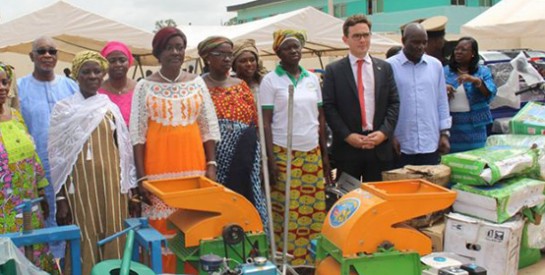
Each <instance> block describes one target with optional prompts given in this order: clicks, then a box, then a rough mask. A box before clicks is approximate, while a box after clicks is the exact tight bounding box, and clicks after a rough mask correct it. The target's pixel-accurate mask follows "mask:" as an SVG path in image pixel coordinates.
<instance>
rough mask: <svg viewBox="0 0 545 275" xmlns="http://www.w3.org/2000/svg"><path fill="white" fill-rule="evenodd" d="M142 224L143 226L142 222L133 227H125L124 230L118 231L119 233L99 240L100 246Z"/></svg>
mask: <svg viewBox="0 0 545 275" xmlns="http://www.w3.org/2000/svg"><path fill="white" fill-rule="evenodd" d="M140 226H142V225H141V224H136V225H133V226H131V227H128V228H125V229H123V230H122V231H119V232H117V233H115V234H113V235H111V236H108V237H106V238H104V239H102V240H100V241H98V242H97V245H98V246H99V247H101V246H103V245H105V244H106V243H108V242H111V241H112V240H114V239H115V238H117V237H119V236H121V235H123V234H125V233H127V232H130V231H131V230H136V229H138V228H140Z"/></svg>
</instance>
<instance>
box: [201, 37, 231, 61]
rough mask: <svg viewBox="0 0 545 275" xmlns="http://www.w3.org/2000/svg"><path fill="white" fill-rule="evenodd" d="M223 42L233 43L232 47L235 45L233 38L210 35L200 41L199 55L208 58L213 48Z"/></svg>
mask: <svg viewBox="0 0 545 275" xmlns="http://www.w3.org/2000/svg"><path fill="white" fill-rule="evenodd" d="M223 43H227V44H229V45H231V47H232V46H233V41H231V39H229V38H227V37H223V36H209V37H208V38H206V39H204V40H203V41H201V43H199V45H198V46H197V49H198V50H199V56H200V57H201V58H202V59H206V57H207V56H208V54H209V53H210V52H211V51H212V50H213V49H215V48H216V47H218V46H219V45H221V44H223Z"/></svg>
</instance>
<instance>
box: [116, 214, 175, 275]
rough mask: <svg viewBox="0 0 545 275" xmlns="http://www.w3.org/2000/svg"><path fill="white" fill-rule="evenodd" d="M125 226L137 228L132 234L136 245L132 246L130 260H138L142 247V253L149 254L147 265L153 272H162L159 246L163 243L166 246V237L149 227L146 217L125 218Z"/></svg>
mask: <svg viewBox="0 0 545 275" xmlns="http://www.w3.org/2000/svg"><path fill="white" fill-rule="evenodd" d="M125 226H126V227H127V229H129V228H139V229H138V230H136V231H135V233H136V234H135V235H134V236H135V241H136V243H135V244H136V245H135V246H134V247H133V252H132V260H133V261H135V262H139V261H140V248H142V253H143V255H149V266H150V267H151V269H152V270H153V272H155V273H157V274H160V273H163V262H162V258H161V246H162V245H163V244H164V245H165V246H166V238H165V237H164V236H163V235H161V233H159V232H158V231H157V230H155V229H154V228H153V227H150V226H149V223H148V220H147V219H146V218H131V219H126V220H125ZM144 258H147V257H144ZM144 264H147V263H146V261H144Z"/></svg>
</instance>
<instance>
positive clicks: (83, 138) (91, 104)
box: [47, 93, 136, 194]
mask: <svg viewBox="0 0 545 275" xmlns="http://www.w3.org/2000/svg"><path fill="white" fill-rule="evenodd" d="M108 112H110V113H111V114H112V115H113V116H114V119H113V121H110V126H111V127H112V128H113V129H115V132H116V135H115V138H116V142H117V150H118V153H119V164H118V165H119V171H120V172H119V175H116V176H119V184H120V186H121V193H123V194H126V193H127V192H128V191H129V189H131V188H134V187H136V168H135V166H134V154H133V147H132V144H131V141H130V135H129V130H128V129H127V125H125V120H124V119H123V115H122V114H121V112H120V111H119V108H118V107H117V105H115V104H114V103H113V102H111V101H110V99H109V98H108V96H107V95H103V94H96V95H94V96H91V97H88V98H84V97H83V95H82V94H81V93H75V94H74V95H73V96H71V97H68V98H65V99H63V100H61V101H59V102H57V104H55V107H53V111H52V112H51V119H50V128H49V139H48V145H47V148H48V155H49V165H50V171H51V181H52V184H53V188H54V189H55V193H58V192H59V191H60V190H61V187H62V186H63V185H64V184H65V183H67V179H68V175H70V173H71V171H72V169H73V167H74V165H75V163H76V162H77V159H78V156H79V155H80V153H81V152H82V150H83V148H84V145H85V143H87V141H88V140H89V139H90V137H91V134H92V133H93V131H94V130H95V129H96V128H97V127H98V125H99V124H100V122H101V121H103V119H104V116H105V115H106V113H108ZM96 157H97V158H98V156H96ZM67 184H69V185H68V190H69V191H68V192H71V191H70V190H73V188H72V185H73V184H74V183H72V182H71V181H69V182H68V183H67Z"/></svg>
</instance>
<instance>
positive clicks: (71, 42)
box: [0, 0, 399, 66]
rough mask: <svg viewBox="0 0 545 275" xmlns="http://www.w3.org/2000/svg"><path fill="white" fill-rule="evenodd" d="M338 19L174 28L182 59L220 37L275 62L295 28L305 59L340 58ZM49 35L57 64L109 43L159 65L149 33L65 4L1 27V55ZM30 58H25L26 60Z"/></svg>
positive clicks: (302, 14)
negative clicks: (282, 32) (277, 44)
mask: <svg viewBox="0 0 545 275" xmlns="http://www.w3.org/2000/svg"><path fill="white" fill-rule="evenodd" d="M342 24H343V21H342V20H341V19H338V18H335V17H333V16H330V15H328V14H326V13H323V12H321V11H319V10H317V9H315V8H312V7H307V8H303V9H300V10H296V11H293V12H288V13H284V14H279V15H276V16H272V17H268V18H264V19H261V20H256V21H252V22H249V23H245V24H240V25H233V26H178V28H180V29H181V30H182V31H183V32H184V33H185V34H186V36H187V39H188V45H187V50H186V59H198V58H199V56H198V53H197V45H198V43H199V42H200V41H202V40H204V39H205V38H206V37H208V36H211V35H223V36H226V37H228V38H230V39H232V40H233V41H235V40H238V39H246V38H252V39H254V40H255V41H256V43H257V47H258V49H259V50H260V53H261V55H262V56H263V57H264V58H270V59H276V57H275V54H274V52H273V50H272V43H273V38H272V34H273V32H274V31H275V30H277V29H298V30H305V31H306V32H307V37H308V40H307V43H306V45H305V47H304V49H303V53H304V58H316V57H318V58H320V62H321V57H322V56H341V55H345V54H346V53H347V46H346V45H345V44H344V43H343V42H342V39H341V37H342ZM43 35H47V36H50V37H52V38H53V39H54V40H55V41H56V42H57V46H58V50H59V60H60V61H64V62H71V61H72V59H73V57H74V54H76V53H77V52H79V51H82V50H95V51H100V50H101V49H102V47H103V46H104V45H105V44H106V42H107V41H110V40H119V41H122V42H124V43H126V44H127V45H129V46H130V47H131V49H132V51H133V54H134V55H135V58H136V59H137V61H139V62H140V64H142V65H144V66H154V65H158V63H157V60H156V58H155V57H154V56H153V55H152V54H151V51H152V50H151V41H152V40H153V33H151V32H146V31H143V30H140V29H138V28H134V27H131V26H128V25H125V24H122V23H119V22H116V21H114V20H111V19H108V18H105V17H103V16H100V15H97V14H95V13H92V12H89V11H86V10H83V9H81V8H78V7H76V6H74V5H72V4H69V3H67V2H66V1H64V0H60V1H58V2H56V3H54V4H52V5H50V6H47V7H45V8H42V9H39V10H37V11H35V12H33V13H30V14H27V15H24V16H21V17H19V18H16V19H14V20H11V21H9V22H5V23H3V24H0V37H1V38H2V39H1V40H0V53H19V54H25V55H26V54H28V53H29V52H30V51H31V44H32V41H33V40H34V39H36V38H38V37H40V36H43ZM394 45H399V43H398V42H396V41H394V40H391V39H389V38H386V37H383V36H381V35H379V34H374V35H373V38H372V41H371V49H370V52H371V53H372V54H376V55H383V54H384V53H385V52H386V51H387V50H388V49H389V48H390V47H392V46H394ZM26 60H28V59H26Z"/></svg>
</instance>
